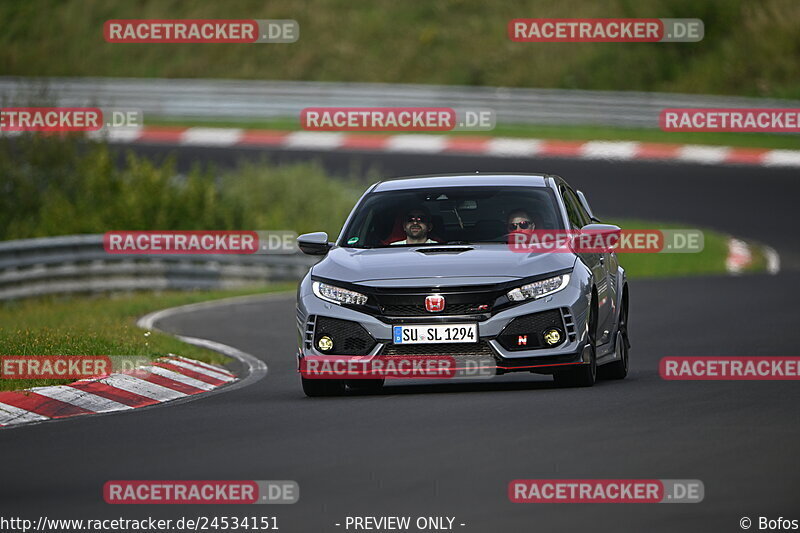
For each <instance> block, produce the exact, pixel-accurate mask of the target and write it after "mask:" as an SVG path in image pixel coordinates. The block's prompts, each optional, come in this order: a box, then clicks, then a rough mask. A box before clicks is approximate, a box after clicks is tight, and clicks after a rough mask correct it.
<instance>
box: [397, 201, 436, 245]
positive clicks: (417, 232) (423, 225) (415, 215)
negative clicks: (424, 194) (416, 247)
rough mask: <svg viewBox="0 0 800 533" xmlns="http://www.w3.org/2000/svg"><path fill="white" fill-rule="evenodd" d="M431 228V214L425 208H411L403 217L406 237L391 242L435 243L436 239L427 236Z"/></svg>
mask: <svg viewBox="0 0 800 533" xmlns="http://www.w3.org/2000/svg"><path fill="white" fill-rule="evenodd" d="M432 229H433V224H432V223H431V216H430V214H429V213H428V211H427V210H425V209H424V208H414V209H411V210H410V211H408V212H407V213H406V215H405V217H404V218H403V230H405V232H406V238H405V239H403V240H402V241H396V242H393V243H392V245H395V244H428V243H435V242H436V241H434V240H431V239H430V238H429V237H428V235H430V233H431V230H432Z"/></svg>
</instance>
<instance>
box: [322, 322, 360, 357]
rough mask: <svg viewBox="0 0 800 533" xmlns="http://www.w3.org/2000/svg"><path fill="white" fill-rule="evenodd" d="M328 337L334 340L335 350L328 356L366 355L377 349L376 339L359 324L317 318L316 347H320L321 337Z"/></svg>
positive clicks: (328, 353) (328, 352) (329, 352)
mask: <svg viewBox="0 0 800 533" xmlns="http://www.w3.org/2000/svg"><path fill="white" fill-rule="evenodd" d="M323 335H327V336H328V337H330V338H331V340H333V349H332V350H330V351H327V352H321V351H320V353H325V354H326V355H366V354H368V353H369V352H370V351H372V349H373V348H374V347H375V339H373V338H372V335H370V334H369V332H367V330H365V329H364V327H363V326H362V325H361V324H359V323H358V322H352V321H350V320H341V319H338V318H330V317H327V316H320V317H317V320H316V324H315V326H314V346H315V347H317V346H319V344H318V342H319V339H320V337H322V336H323Z"/></svg>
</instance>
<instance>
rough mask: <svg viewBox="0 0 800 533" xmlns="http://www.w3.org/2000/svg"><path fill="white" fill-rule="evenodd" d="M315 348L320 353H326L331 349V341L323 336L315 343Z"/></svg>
mask: <svg viewBox="0 0 800 533" xmlns="http://www.w3.org/2000/svg"><path fill="white" fill-rule="evenodd" d="M317 347H318V348H319V350H320V351H321V352H327V351H328V350H332V349H333V339H331V338H330V337H328V336H327V335H324V336H322V337H320V338H319V340H318V341H317Z"/></svg>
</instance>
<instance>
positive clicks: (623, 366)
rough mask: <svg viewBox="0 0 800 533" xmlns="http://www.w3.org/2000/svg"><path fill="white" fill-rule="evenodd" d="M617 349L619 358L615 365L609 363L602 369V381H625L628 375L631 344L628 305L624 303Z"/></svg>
mask: <svg viewBox="0 0 800 533" xmlns="http://www.w3.org/2000/svg"><path fill="white" fill-rule="evenodd" d="M615 344H616V346H615V349H616V350H617V355H618V358H617V360H616V361H614V362H613V363H608V364H607V365H603V366H602V367H600V377H601V378H602V379H625V377H626V376H627V375H628V365H629V364H630V358H629V355H628V352H629V350H630V348H631V343H630V341H629V340H628V305H627V303H624V304H623V305H622V308H621V309H620V314H619V327H618V328H617V338H616V341H615Z"/></svg>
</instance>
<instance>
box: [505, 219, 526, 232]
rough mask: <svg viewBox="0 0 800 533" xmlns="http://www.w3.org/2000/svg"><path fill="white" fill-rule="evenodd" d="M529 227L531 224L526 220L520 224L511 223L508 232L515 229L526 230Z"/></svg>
mask: <svg viewBox="0 0 800 533" xmlns="http://www.w3.org/2000/svg"><path fill="white" fill-rule="evenodd" d="M529 227H531V223H530V221H528V220H523V221H522V222H511V223H510V224H509V225H508V231H514V230H515V229H517V228H519V229H528V228H529Z"/></svg>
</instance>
